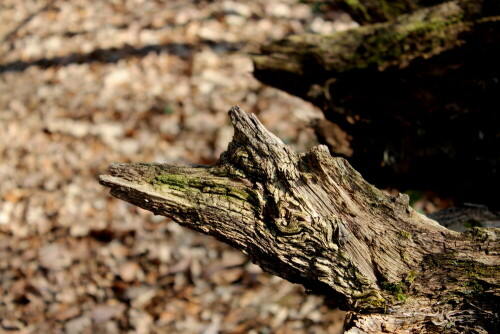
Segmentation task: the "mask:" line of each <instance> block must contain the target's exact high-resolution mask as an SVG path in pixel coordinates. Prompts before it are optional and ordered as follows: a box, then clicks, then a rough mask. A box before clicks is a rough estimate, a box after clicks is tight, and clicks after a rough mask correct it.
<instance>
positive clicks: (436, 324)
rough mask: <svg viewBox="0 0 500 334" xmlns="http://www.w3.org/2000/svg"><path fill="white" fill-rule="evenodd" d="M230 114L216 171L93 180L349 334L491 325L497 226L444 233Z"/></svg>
mask: <svg viewBox="0 0 500 334" xmlns="http://www.w3.org/2000/svg"><path fill="white" fill-rule="evenodd" d="M229 115H230V117H231V120H232V123H233V126H234V137H233V140H232V141H231V142H230V143H229V146H228V149H227V151H226V152H224V153H223V154H222V155H221V157H220V160H219V161H218V162H217V164H215V165H214V166H174V165H167V164H154V163H152V164H147V163H134V164H123V163H112V164H111V165H110V168H109V169H110V174H111V175H101V176H100V183H101V184H102V185H104V186H106V187H109V188H111V194H112V195H113V196H116V197H118V198H120V199H122V200H125V201H127V202H130V203H132V204H134V205H137V206H140V207H142V208H144V209H147V210H150V211H152V212H153V213H155V214H158V215H164V216H168V217H170V218H172V219H173V220H174V221H176V222H177V223H179V224H181V225H182V226H185V227H188V228H190V229H193V230H196V231H199V232H202V233H205V234H209V235H212V236H214V237H216V238H217V239H219V240H221V241H223V242H226V243H228V244H230V245H232V246H233V247H235V248H237V249H239V250H240V251H242V252H243V253H245V254H247V255H248V256H249V257H250V258H251V259H252V261H253V262H254V263H256V264H258V265H259V266H260V267H261V268H262V269H264V270H265V271H267V272H270V273H272V274H275V275H278V276H281V277H283V278H285V279H287V280H289V281H290V282H293V283H299V284H302V285H304V287H305V288H306V289H308V290H310V291H312V292H315V293H320V294H323V295H325V296H327V297H328V298H330V299H334V300H335V301H336V302H337V303H338V305H340V306H341V307H342V308H343V309H346V310H349V311H351V312H350V313H349V317H348V320H347V322H346V329H348V330H350V332H351V333H362V332H369V333H373V332H377V331H379V332H380V331H386V332H407V331H410V330H415V331H419V332H420V331H423V330H426V331H428V332H433V331H435V332H443V331H449V332H450V333H453V332H457V333H458V332H464V331H471V332H477V333H484V332H485V331H486V330H495V329H497V328H498V314H496V313H495V312H496V310H497V309H498V301H499V296H500V283H499V271H500V261H499V258H498V254H499V241H498V235H499V233H498V230H497V229H478V228H475V229H473V230H470V231H468V232H466V233H461V234H460V233H457V232H453V231H450V230H447V229H446V228H444V227H442V226H440V225H439V224H438V223H437V222H435V221H433V220H431V219H429V218H427V217H425V216H423V215H421V214H419V213H417V212H415V211H414V210H413V209H412V208H411V207H410V206H409V204H408V197H407V196H406V195H402V194H400V195H399V196H397V197H391V196H388V195H386V194H384V193H383V192H381V191H380V190H378V189H376V188H375V187H374V186H372V185H370V184H369V183H367V182H366V181H365V180H364V179H363V178H362V176H361V175H360V174H359V173H358V172H357V171H356V170H354V169H353V168H352V167H351V166H350V165H349V163H348V162H347V161H346V160H344V159H343V158H335V157H332V156H331V155H330V154H329V152H328V149H327V148H326V147H325V146H317V147H314V148H312V149H311V150H310V151H309V152H307V153H301V154H297V153H295V152H293V150H292V149H291V148H290V147H288V146H286V145H285V144H283V142H282V141H281V140H280V139H278V138H277V137H275V136H274V135H273V134H272V133H270V132H269V131H267V130H266V129H265V128H264V126H263V125H262V124H261V123H260V122H259V121H258V119H257V118H256V117H255V116H254V115H250V116H248V115H247V114H246V113H245V112H244V111H242V110H241V109H240V108H238V107H233V108H231V110H230V111H229Z"/></svg>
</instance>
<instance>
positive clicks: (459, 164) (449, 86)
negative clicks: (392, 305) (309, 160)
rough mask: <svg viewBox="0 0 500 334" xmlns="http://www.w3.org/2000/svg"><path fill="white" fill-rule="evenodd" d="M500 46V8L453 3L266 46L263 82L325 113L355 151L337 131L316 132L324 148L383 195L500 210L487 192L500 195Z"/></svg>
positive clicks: (481, 2) (477, 1) (259, 69)
mask: <svg viewBox="0 0 500 334" xmlns="http://www.w3.org/2000/svg"><path fill="white" fill-rule="evenodd" d="M349 2H350V3H358V4H359V3H361V4H363V3H364V1H359V2H358V1H349ZM367 2H369V3H372V2H371V1H367ZM375 2H377V1H373V3H375ZM426 3H427V2H426ZM397 4H399V2H397V3H396V7H397ZM420 5H421V3H419V6H420ZM405 11H406V9H405ZM499 40H500V2H499V1H491V0H462V1H458V0H457V1H447V2H444V3H441V4H438V5H435V6H432V7H427V8H421V9H418V10H417V11H415V12H411V13H409V14H405V15H400V16H397V17H396V18H394V19H392V20H390V21H387V22H383V23H377V24H370V25H365V26H361V27H359V28H357V29H352V30H348V31H342V32H339V33H335V34H330V35H313V34H302V35H292V36H290V37H288V38H286V39H284V40H280V41H276V42H273V43H270V44H268V45H264V46H262V48H261V53H260V54H258V55H254V56H253V60H254V64H255V71H254V75H255V77H256V78H258V79H259V80H261V81H262V82H264V83H267V84H270V85H273V86H275V87H278V88H280V89H283V90H285V91H287V92H289V93H291V94H294V95H297V96H299V97H301V98H303V99H305V100H308V101H311V102H312V103H314V104H315V105H317V106H319V107H320V108H321V109H322V110H323V111H324V113H325V116H326V118H327V119H329V120H331V121H332V122H334V123H335V124H336V126H338V127H340V129H341V130H342V131H341V133H343V136H344V137H345V138H347V139H348V145H347V146H346V145H345V144H344V143H343V142H339V141H338V140H337V139H336V137H338V135H337V136H336V135H335V131H334V129H333V128H332V126H331V125H326V126H319V127H317V132H318V135H319V136H320V138H321V139H322V140H323V142H324V143H328V144H329V148H330V151H331V152H332V154H334V155H339V156H344V157H347V158H348V159H349V161H350V163H351V164H352V165H353V166H354V167H355V168H356V169H357V170H359V171H360V172H362V173H363V175H364V176H365V177H366V178H367V179H368V180H369V181H370V182H372V183H374V184H376V185H377V186H379V187H386V186H393V187H396V188H398V189H413V190H433V191H435V192H438V193H439V194H440V195H442V196H443V197H447V196H453V197H455V198H457V199H459V201H458V202H470V203H481V204H487V205H490V206H491V207H492V208H495V209H499V207H498V206H499V204H498V200H497V196H496V195H493V194H494V192H491V191H484V189H485V188H487V187H488V186H490V185H492V184H493V187H494V188H496V187H499V186H500V183H499V179H498V177H497V176H496V171H497V170H498V165H499V159H498V154H497V153H496V152H497V151H498V147H499V145H500V134H499V131H498V126H497V124H498V122H500V119H499V113H498V109H499V107H500V105H499V103H498V92H499V91H500V65H499V64H500V62H499V61H498V59H500V43H498V41H499ZM325 128H326V129H327V131H324V130H325ZM332 133H333V135H332Z"/></svg>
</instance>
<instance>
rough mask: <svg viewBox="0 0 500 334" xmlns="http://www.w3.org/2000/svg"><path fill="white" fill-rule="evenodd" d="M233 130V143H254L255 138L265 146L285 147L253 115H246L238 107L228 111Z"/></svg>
mask: <svg viewBox="0 0 500 334" xmlns="http://www.w3.org/2000/svg"><path fill="white" fill-rule="evenodd" d="M228 114H229V117H230V118H231V123H232V124H233V128H234V138H233V141H237V142H239V143H242V144H245V143H249V142H253V141H255V138H256V139H257V140H258V141H259V142H261V143H266V144H267V145H272V146H279V147H283V146H286V145H285V144H284V143H283V142H282V141H281V139H279V138H278V137H276V136H275V135H274V134H272V133H271V132H269V130H267V129H266V128H265V127H264V125H262V123H261V122H260V121H259V119H258V118H257V116H255V115H254V114H250V115H248V114H247V113H246V112H245V111H244V110H243V109H241V108H240V107H238V106H233V107H231V108H230V109H229V111H228Z"/></svg>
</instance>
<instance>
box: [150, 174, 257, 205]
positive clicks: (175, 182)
mask: <svg viewBox="0 0 500 334" xmlns="http://www.w3.org/2000/svg"><path fill="white" fill-rule="evenodd" d="M151 183H152V184H153V185H156V186H158V187H161V186H167V187H168V188H169V189H173V190H177V191H180V192H183V193H186V194H187V193H192V192H193V191H194V192H197V193H203V194H208V195H216V196H224V197H226V198H227V199H228V200H229V198H232V199H236V200H240V201H244V202H248V203H249V204H251V205H253V206H258V204H259V198H258V195H257V194H256V193H255V192H254V191H252V190H249V189H246V188H243V187H242V188H239V187H237V186H235V185H233V184H231V182H229V181H228V180H227V179H225V178H220V179H219V178H203V177H199V176H196V175H193V176H191V175H187V176H186V175H179V174H169V173H164V174H159V175H156V176H155V177H154V179H153V180H152V181H151Z"/></svg>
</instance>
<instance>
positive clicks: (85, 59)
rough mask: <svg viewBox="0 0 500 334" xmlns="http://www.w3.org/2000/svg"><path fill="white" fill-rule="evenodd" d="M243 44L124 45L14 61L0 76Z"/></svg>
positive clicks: (184, 55)
mask: <svg viewBox="0 0 500 334" xmlns="http://www.w3.org/2000/svg"><path fill="white" fill-rule="evenodd" d="M244 45H245V44H244V43H226V42H220V43H215V42H212V41H201V42H200V43H198V44H196V45H194V44H187V43H168V44H153V45H147V46H143V47H140V48H137V47H134V46H131V45H124V46H123V47H121V48H109V49H95V50H93V51H92V52H89V53H70V54H69V55H66V56H61V57H54V58H40V59H35V60H31V61H14V62H11V63H7V64H4V65H0V74H2V73H6V72H22V71H24V70H26V69H27V68H28V67H30V66H38V67H40V68H49V67H53V66H67V65H70V64H86V63H93V62H98V63H116V62H118V61H119V60H120V59H126V58H132V57H138V58H142V57H144V56H146V55H147V54H149V53H150V52H155V53H157V54H160V53H169V54H174V55H177V56H179V57H181V58H184V59H187V58H189V57H190V56H191V55H192V54H193V53H195V52H197V51H200V50H201V49H202V47H207V46H208V47H209V48H211V49H212V50H213V51H214V52H216V53H226V52H234V51H239V50H241V49H242V48H243V47H244Z"/></svg>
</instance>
